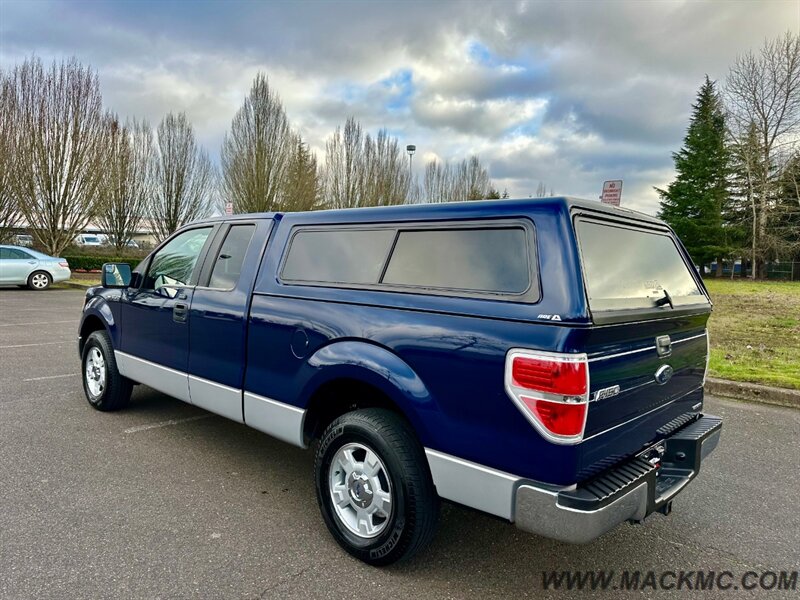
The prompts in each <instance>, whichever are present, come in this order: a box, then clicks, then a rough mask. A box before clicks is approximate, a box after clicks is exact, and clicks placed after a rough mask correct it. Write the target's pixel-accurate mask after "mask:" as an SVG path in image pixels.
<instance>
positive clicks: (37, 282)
mask: <svg viewBox="0 0 800 600" xmlns="http://www.w3.org/2000/svg"><path fill="white" fill-rule="evenodd" d="M49 283H50V281H49V280H48V278H47V275H45V274H44V273H34V274H33V277H31V285H32V286H33V287H35V288H36V289H37V290H43V289H44V288H46V287H47V285H48V284H49Z"/></svg>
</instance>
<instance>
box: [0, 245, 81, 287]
mask: <svg viewBox="0 0 800 600" xmlns="http://www.w3.org/2000/svg"><path fill="white" fill-rule="evenodd" d="M71 275H72V273H71V271H70V270H69V264H68V263H67V261H66V260H65V259H63V258H56V257H53V256H47V254H42V253H41V252H36V250H31V249H30V248H21V247H19V246H0V285H19V286H27V287H29V288H30V289H32V290H45V289H47V288H49V287H50V284H51V283H54V282H59V281H65V280H67V279H69V278H70V276H71Z"/></svg>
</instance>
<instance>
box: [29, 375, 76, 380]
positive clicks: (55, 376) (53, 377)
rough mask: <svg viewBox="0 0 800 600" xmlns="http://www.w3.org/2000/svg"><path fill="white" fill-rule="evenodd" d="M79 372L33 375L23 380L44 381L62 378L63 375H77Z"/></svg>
mask: <svg viewBox="0 0 800 600" xmlns="http://www.w3.org/2000/svg"><path fill="white" fill-rule="evenodd" d="M77 374H78V373H65V374H64V375H46V376H45V377H31V378H30V379H23V380H22V381H42V380H43V379H61V378H62V377H75V376H76V375H77Z"/></svg>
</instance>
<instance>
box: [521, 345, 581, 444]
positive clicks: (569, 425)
mask: <svg viewBox="0 0 800 600" xmlns="http://www.w3.org/2000/svg"><path fill="white" fill-rule="evenodd" d="M505 385H506V392H507V393H508V395H509V396H510V397H511V399H512V400H513V401H514V403H515V404H516V405H517V408H519V409H520V411H521V412H522V414H523V415H525V417H526V418H527V419H528V421H530V422H531V424H532V425H533V426H534V427H535V428H536V429H537V431H539V433H541V434H542V435H543V436H544V437H545V438H546V439H548V440H549V441H551V442H556V443H559V444H575V443H578V442H580V441H581V440H582V439H583V431H584V429H585V427H586V416H587V414H588V410H587V407H588V402H589V363H588V360H587V357H586V355H585V354H558V353H550V352H535V351H528V350H512V351H510V352H509V353H508V356H507V357H506V376H505Z"/></svg>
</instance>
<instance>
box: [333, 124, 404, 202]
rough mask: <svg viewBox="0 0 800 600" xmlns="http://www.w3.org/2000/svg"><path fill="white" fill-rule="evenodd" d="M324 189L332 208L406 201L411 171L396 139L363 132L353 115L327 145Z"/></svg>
mask: <svg viewBox="0 0 800 600" xmlns="http://www.w3.org/2000/svg"><path fill="white" fill-rule="evenodd" d="M324 189H325V197H326V200H327V201H328V202H329V203H330V205H331V206H332V207H333V208H355V207H359V206H387V205H391V204H404V203H405V202H406V201H408V199H409V196H410V192H411V174H410V173H409V170H408V163H407V162H406V160H405V155H404V154H403V152H402V149H401V148H400V143H399V142H398V140H397V138H394V137H391V136H390V135H389V134H388V132H387V131H386V130H385V129H381V130H379V131H378V134H377V135H376V136H375V137H374V138H373V137H372V136H370V135H369V134H366V135H364V133H363V130H362V128H361V124H360V123H358V121H356V120H355V119H354V118H353V117H350V118H349V119H347V122H346V123H345V126H344V129H340V128H338V127H337V128H336V131H335V132H334V134H333V136H332V137H331V138H330V139H329V140H328V142H327V143H326V145H325V171H324Z"/></svg>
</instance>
